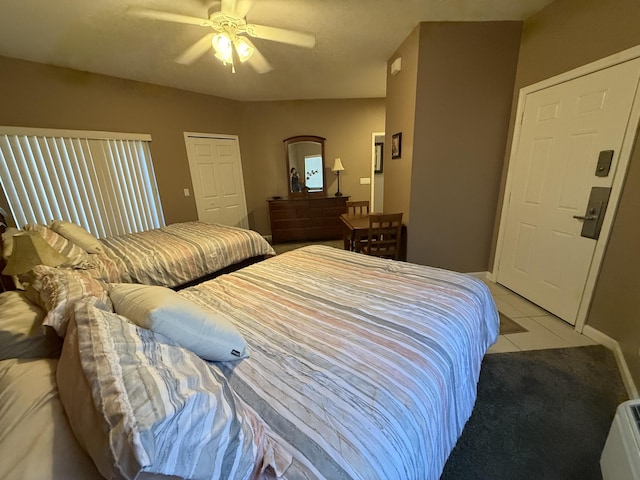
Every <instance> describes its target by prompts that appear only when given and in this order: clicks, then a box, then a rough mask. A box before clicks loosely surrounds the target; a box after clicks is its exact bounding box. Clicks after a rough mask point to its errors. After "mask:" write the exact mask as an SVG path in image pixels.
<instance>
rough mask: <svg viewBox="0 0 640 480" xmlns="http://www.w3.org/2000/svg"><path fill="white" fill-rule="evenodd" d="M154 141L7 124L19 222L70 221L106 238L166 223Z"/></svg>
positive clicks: (3, 167)
mask: <svg viewBox="0 0 640 480" xmlns="http://www.w3.org/2000/svg"><path fill="white" fill-rule="evenodd" d="M150 141H151V137H150V136H149V135H138V134H122V133H108V132H85V131H68V130H50V129H46V130H45V129H35V128H18V127H0V184H1V185H2V189H3V190H4V194H5V196H6V198H7V201H8V203H9V207H10V209H11V213H12V214H13V218H14V220H15V222H16V225H18V226H23V225H24V224H27V223H41V224H46V223H48V222H49V221H51V220H54V219H61V220H68V221H71V222H73V223H76V224H78V225H81V226H83V227H84V228H85V229H87V230H88V231H89V232H91V233H93V234H94V235H96V236H97V237H100V238H104V237H108V236H114V235H121V234H125V233H134V232H139V231H143V230H149V229H151V228H158V227H160V226H163V225H164V215H163V212H162V205H161V203H160V197H159V195H158V188H157V184H156V178H155V173H154V170H153V162H152V160H151V152H150V150H149V142H150Z"/></svg>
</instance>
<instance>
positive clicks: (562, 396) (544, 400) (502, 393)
mask: <svg viewBox="0 0 640 480" xmlns="http://www.w3.org/2000/svg"><path fill="white" fill-rule="evenodd" d="M627 398H628V397H627V393H626V391H625V388H624V384H623V383H622V379H621V377H620V373H619V371H618V367H617V364H616V361H615V358H614V356H613V353H612V352H611V351H610V350H608V349H606V348H605V347H602V346H600V345H598V346H589V347H578V348H561V349H552V350H536V351H528V352H516V353H496V354H491V355H487V356H486V357H485V359H484V361H483V364H482V370H481V372H480V381H479V384H478V399H477V401H476V405H475V407H474V411H473V414H472V416H471V418H470V419H469V421H468V422H467V424H466V426H465V428H464V431H463V433H462V436H461V437H460V439H459V440H458V443H457V445H456V447H455V448H454V450H453V452H452V453H451V456H450V457H449V460H448V461H447V464H446V465H445V468H444V472H443V474H442V477H441V480H458V479H463V480H467V479H469V480H471V479H473V480H485V479H486V480H503V479H504V480H506V479H509V480H511V479H518V480H520V479H532V480H533V479H535V480H538V479H540V480H573V479H576V480H590V479H597V480H601V478H602V476H601V473H600V463H599V462H600V454H601V453H602V448H603V447H604V442H605V440H606V438H607V434H608V433H609V427H610V426H611V421H612V420H613V416H614V415H615V411H616V408H617V406H618V404H620V403H622V402H623V401H625V400H627Z"/></svg>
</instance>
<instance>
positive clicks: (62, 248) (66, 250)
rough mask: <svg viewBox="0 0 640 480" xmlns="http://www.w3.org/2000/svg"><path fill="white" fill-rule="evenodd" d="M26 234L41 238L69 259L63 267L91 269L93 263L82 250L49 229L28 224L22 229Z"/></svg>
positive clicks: (35, 224)
mask: <svg viewBox="0 0 640 480" xmlns="http://www.w3.org/2000/svg"><path fill="white" fill-rule="evenodd" d="M23 229H24V230H25V231H27V232H34V233H35V234H37V235H39V236H41V237H42V238H44V239H45V241H46V242H47V243H48V244H49V245H51V246H52V247H53V248H54V249H55V250H56V251H57V252H59V253H61V254H62V255H64V256H65V257H68V258H69V261H68V262H65V263H63V264H62V266H63V267H72V268H81V269H87V268H93V267H95V265H94V263H93V262H92V261H91V257H90V256H89V254H88V253H87V252H85V251H84V250H83V249H82V248H80V247H79V246H77V245H76V244H75V243H73V242H70V241H69V240H67V239H66V238H64V237H63V236H62V235H59V234H57V233H56V232H54V231H53V230H51V229H50V228H49V227H47V226H45V225H40V224H37V223H29V224H27V225H25V226H24V227H23Z"/></svg>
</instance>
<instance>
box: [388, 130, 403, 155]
mask: <svg viewBox="0 0 640 480" xmlns="http://www.w3.org/2000/svg"><path fill="white" fill-rule="evenodd" d="M401 156H402V132H399V133H394V134H393V135H392V136H391V158H401Z"/></svg>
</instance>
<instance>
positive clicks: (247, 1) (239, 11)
mask: <svg viewBox="0 0 640 480" xmlns="http://www.w3.org/2000/svg"><path fill="white" fill-rule="evenodd" d="M252 6H253V2H252V1H251V0H237V2H236V16H237V17H239V18H244V17H246V16H247V13H249V10H251V7H252Z"/></svg>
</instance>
